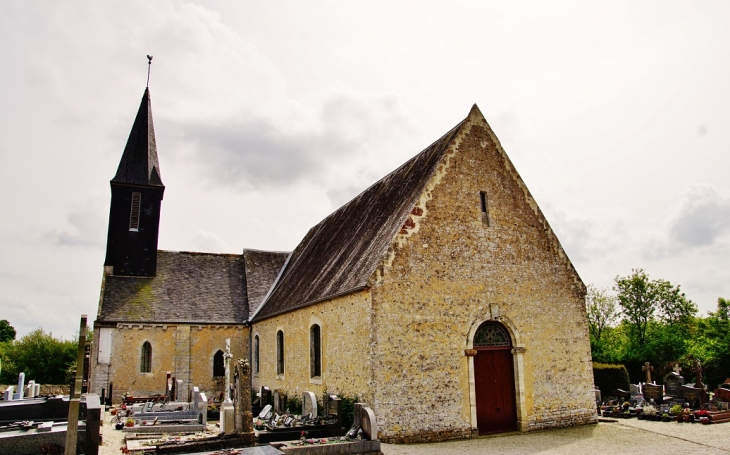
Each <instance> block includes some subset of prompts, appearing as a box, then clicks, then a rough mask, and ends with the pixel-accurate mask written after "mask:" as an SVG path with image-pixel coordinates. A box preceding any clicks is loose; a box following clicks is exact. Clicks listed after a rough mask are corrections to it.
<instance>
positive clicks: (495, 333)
mask: <svg viewBox="0 0 730 455" xmlns="http://www.w3.org/2000/svg"><path fill="white" fill-rule="evenodd" d="M509 346H512V339H511V338H510V336H509V333H508V332H507V329H505V328H504V327H503V326H502V325H501V324H497V323H494V322H485V323H484V324H482V325H481V326H479V328H478V329H477V333H476V334H474V348H498V347H509Z"/></svg>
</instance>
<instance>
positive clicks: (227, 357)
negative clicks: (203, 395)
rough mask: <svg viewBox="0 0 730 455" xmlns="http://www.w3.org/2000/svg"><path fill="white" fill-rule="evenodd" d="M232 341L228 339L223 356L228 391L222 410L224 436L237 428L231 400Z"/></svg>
mask: <svg viewBox="0 0 730 455" xmlns="http://www.w3.org/2000/svg"><path fill="white" fill-rule="evenodd" d="M232 357H233V355H232V354H231V339H230V338H226V353H225V354H223V368H224V371H225V375H226V386H225V387H226V389H225V391H224V392H223V393H224V398H225V399H224V400H223V404H222V405H221V410H220V426H221V430H223V433H224V434H233V432H234V431H236V426H235V422H234V420H235V410H234V406H233V400H231V373H230V368H231V358H232Z"/></svg>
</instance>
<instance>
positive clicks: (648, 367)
mask: <svg viewBox="0 0 730 455" xmlns="http://www.w3.org/2000/svg"><path fill="white" fill-rule="evenodd" d="M641 371H646V383H647V384H651V372H652V371H654V367H653V366H651V365H650V364H649V362H644V366H643V367H641Z"/></svg>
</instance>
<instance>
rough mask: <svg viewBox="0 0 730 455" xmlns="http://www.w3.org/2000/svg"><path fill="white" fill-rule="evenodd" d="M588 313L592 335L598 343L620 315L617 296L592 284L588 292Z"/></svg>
mask: <svg viewBox="0 0 730 455" xmlns="http://www.w3.org/2000/svg"><path fill="white" fill-rule="evenodd" d="M586 313H587V315H588V328H589V329H590V335H591V337H592V338H593V339H594V340H595V342H596V343H600V342H601V335H602V334H603V333H604V331H605V330H606V328H608V327H610V326H612V325H613V323H614V322H616V318H617V317H618V310H617V309H616V298H615V297H614V296H612V295H609V293H608V291H607V290H606V289H598V288H596V287H595V286H593V285H592V284H590V285H588V292H587V293H586Z"/></svg>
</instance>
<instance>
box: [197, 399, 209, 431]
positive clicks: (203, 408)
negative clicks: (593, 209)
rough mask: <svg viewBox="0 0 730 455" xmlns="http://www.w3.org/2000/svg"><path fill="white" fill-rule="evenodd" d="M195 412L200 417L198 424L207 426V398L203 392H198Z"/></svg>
mask: <svg viewBox="0 0 730 455" xmlns="http://www.w3.org/2000/svg"><path fill="white" fill-rule="evenodd" d="M197 411H198V413H200V415H201V420H200V423H202V424H203V425H208V397H206V396H205V393H204V392H200V395H198V407H197Z"/></svg>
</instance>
